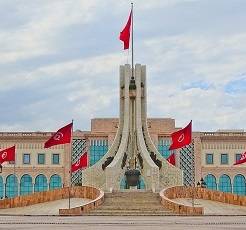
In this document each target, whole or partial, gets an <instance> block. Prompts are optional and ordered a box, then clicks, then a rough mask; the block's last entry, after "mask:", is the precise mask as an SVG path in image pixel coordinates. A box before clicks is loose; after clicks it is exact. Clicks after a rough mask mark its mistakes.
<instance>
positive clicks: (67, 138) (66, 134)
mask: <svg viewBox="0 0 246 230" xmlns="http://www.w3.org/2000/svg"><path fill="white" fill-rule="evenodd" d="M72 127H73V123H70V124H68V125H66V126H64V127H62V128H61V129H59V130H58V131H57V132H56V133H55V134H53V135H52V137H51V138H50V139H49V140H48V141H46V142H45V143H44V148H49V147H51V146H54V145H61V144H67V143H70V142H71V135H72Z"/></svg>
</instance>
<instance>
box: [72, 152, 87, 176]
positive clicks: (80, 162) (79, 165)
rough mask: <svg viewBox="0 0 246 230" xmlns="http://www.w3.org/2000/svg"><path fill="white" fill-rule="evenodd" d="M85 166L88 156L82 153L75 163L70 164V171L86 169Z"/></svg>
mask: <svg viewBox="0 0 246 230" xmlns="http://www.w3.org/2000/svg"><path fill="white" fill-rule="evenodd" d="M87 166H88V154H87V153H84V154H83V155H82V156H81V157H80V159H79V160H78V161H77V162H76V163H74V164H72V166H71V171H72V172H76V171H77V170H79V169H84V168H87Z"/></svg>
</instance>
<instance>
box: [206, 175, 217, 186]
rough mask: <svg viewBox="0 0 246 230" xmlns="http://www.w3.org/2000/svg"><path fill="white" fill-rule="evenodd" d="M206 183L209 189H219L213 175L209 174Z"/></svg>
mask: <svg viewBox="0 0 246 230" xmlns="http://www.w3.org/2000/svg"><path fill="white" fill-rule="evenodd" d="M204 181H205V183H206V184H207V189H212V190H216V189H217V183H216V178H215V176H214V175H213V174H208V175H207V176H205V178H204Z"/></svg>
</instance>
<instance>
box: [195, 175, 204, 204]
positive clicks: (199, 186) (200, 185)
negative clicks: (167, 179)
mask: <svg viewBox="0 0 246 230" xmlns="http://www.w3.org/2000/svg"><path fill="white" fill-rule="evenodd" d="M196 186H197V187H198V188H206V186H207V184H206V182H205V181H204V179H203V178H201V180H200V181H198V182H197V184H196ZM194 205H195V186H194V187H193V192H192V207H194Z"/></svg>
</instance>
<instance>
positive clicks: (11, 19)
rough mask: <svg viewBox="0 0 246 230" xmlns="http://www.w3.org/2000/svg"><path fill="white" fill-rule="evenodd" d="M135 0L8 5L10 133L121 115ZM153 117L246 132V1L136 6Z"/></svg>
mask: <svg viewBox="0 0 246 230" xmlns="http://www.w3.org/2000/svg"><path fill="white" fill-rule="evenodd" d="M130 2H131V1H127V0H118V1H115V0H105V1H99V0H90V1H88V0H35V1H31V0H9V1H6V0H0V44H1V46H0V131H4V132H5V131H6V132H8V131H9V132H10V131H11V132H12V131H55V130H57V129H58V128H60V127H62V126H63V125H65V124H67V123H69V122H71V120H72V119H74V126H75V127H74V128H75V129H80V130H90V120H91V119H92V118H96V117H119V102H118V100H119V89H118V86H119V66H120V65H124V64H125V63H126V62H127V61H130V56H129V53H128V52H127V51H124V50H123V44H122V42H121V41H119V39H118V36H119V32H120V31H121V30H122V28H123V27H124V24H125V23H126V21H127V18H128V15H129V11H130ZM132 2H133V3H134V53H135V62H136V63H140V64H143V65H146V67H147V87H148V96H147V101H148V117H164V118H174V119H176V125H177V126H178V127H184V126H185V125H187V124H188V123H189V121H190V120H193V130H194V131H216V130H218V129H246V24H245V22H246V14H245V12H246V1H245V0H233V1H232V0H151V1H142V0H135V1H132Z"/></svg>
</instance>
